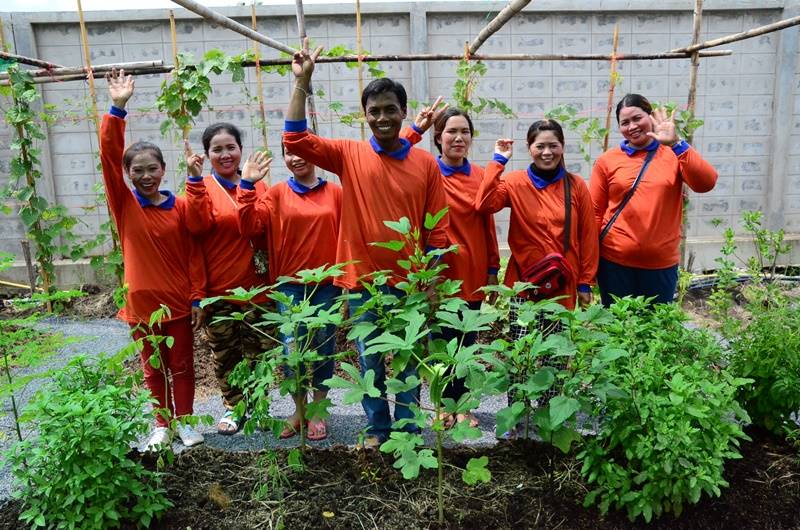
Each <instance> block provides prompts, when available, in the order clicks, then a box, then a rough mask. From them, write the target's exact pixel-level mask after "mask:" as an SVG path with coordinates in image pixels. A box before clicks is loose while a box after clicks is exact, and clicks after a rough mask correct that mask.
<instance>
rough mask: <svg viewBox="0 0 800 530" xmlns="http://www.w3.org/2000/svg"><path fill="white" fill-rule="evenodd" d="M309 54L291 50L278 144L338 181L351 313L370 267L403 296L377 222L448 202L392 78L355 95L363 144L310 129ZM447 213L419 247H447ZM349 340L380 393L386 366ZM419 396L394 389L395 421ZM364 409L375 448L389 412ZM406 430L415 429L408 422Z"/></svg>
mask: <svg viewBox="0 0 800 530" xmlns="http://www.w3.org/2000/svg"><path fill="white" fill-rule="evenodd" d="M319 51H320V50H317V51H316V52H314V54H310V53H309V52H308V46H307V43H306V44H304V47H303V50H301V51H299V52H297V53H296V54H295V56H294V61H293V63H292V71H293V73H294V76H295V85H294V89H293V91H292V95H291V98H290V101H289V108H288V110H287V112H286V132H285V133H284V146H285V147H286V149H287V150H289V151H291V152H292V153H295V154H296V155H298V156H300V157H302V158H304V159H305V160H308V161H309V162H311V163H313V164H315V165H316V166H318V167H320V168H322V169H325V170H327V171H330V172H332V173H335V174H337V175H339V178H340V179H341V181H342V206H343V208H342V219H341V225H340V229H339V241H338V246H337V252H336V260H337V261H338V262H340V263H341V262H348V265H347V266H346V267H345V269H344V274H343V275H342V276H340V277H339V278H337V279H336V284H337V285H339V286H340V287H343V288H346V289H350V290H351V291H353V292H354V293H356V294H360V295H361V297H360V298H357V299H354V300H351V301H350V310H351V313H352V314H355V315H359V308H361V306H362V305H364V304H365V303H366V302H367V296H366V295H365V292H364V290H363V286H362V284H361V281H362V280H363V279H364V278H365V277H369V276H370V275H372V274H373V273H374V272H376V271H381V270H389V271H391V274H390V276H389V280H388V285H386V286H384V287H383V290H384V291H385V292H388V293H391V294H394V295H397V296H399V295H402V292H401V291H399V290H398V289H397V288H396V287H395V285H397V283H398V282H400V281H403V279H404V277H405V271H404V270H403V269H402V268H401V267H399V266H398V265H397V258H398V255H397V254H396V253H395V252H392V251H390V250H387V249H383V248H379V247H376V246H372V245H371V243H373V242H377V241H389V240H392V239H396V238H397V234H396V233H395V232H393V231H392V230H391V229H389V228H388V227H386V226H385V225H384V223H383V222H384V221H387V220H391V221H396V220H398V219H400V218H401V217H407V218H408V219H409V220H410V221H411V224H412V225H416V226H418V227H422V225H423V222H424V219H425V214H426V213H430V214H432V215H433V214H436V213H437V212H439V211H441V210H443V209H444V208H445V207H446V206H447V202H446V198H445V193H444V188H443V186H442V182H441V177H440V175H439V168H438V166H437V164H436V161H435V160H434V158H433V156H431V154H430V153H428V152H426V151H423V150H420V149H416V148H413V147H412V146H411V143H410V142H409V141H408V140H406V139H404V138H401V137H400V130H401V128H402V125H403V120H404V119H405V118H406V103H407V100H406V92H405V89H404V88H403V86H402V85H401V84H399V83H397V82H395V81H392V80H391V79H386V78H382V79H376V80H374V81H373V82H371V83H370V84H369V85H368V86H367V87H366V88H365V89H364V92H363V93H362V94H361V106H362V108H363V109H364V113H365V115H366V120H367V123H368V125H369V127H370V130H371V131H372V134H373V136H372V138H370V140H369V141H368V142H358V141H353V140H330V139H325V138H320V137H318V136H314V135H312V134H310V133H309V132H308V130H307V125H306V119H305V114H306V108H305V104H306V96H307V95H308V90H309V84H310V81H311V74H312V73H313V71H314V60H315V59H316V57H317V56H318V55H319ZM446 230H447V217H446V216H445V217H444V218H443V219H442V221H441V222H440V223H439V225H438V226H437V227H436V228H435V229H433V230H430V231H427V230H424V229H423V230H422V242H423V244H425V245H426V247H430V248H444V247H446V246H447V243H448V240H447V232H446ZM358 319H359V320H375V319H376V315H375V314H374V313H370V312H364V313H363V314H361V315H359V317H358ZM370 338H371V337H366V338H364V339H363V340H359V341H357V342H356V344H357V347H358V350H359V353H360V358H359V363H360V365H361V372H362V374H364V373H366V372H367V371H369V370H373V371H374V373H375V386H376V387H377V388H378V389H379V390H380V391H381V393H382V394H385V392H386V386H385V368H384V364H383V359H382V358H381V356H379V355H368V356H365V355H364V354H363V352H364V350H365V349H366V348H365V342H368V341H369V339H370ZM415 373H416V368H415V367H414V366H411V365H409V366H407V367H406V368H405V369H404V370H403V371H402V372H401V373H400V374H396V377H399V378H400V379H403V380H405V379H406V378H407V377H408V376H410V375H414V374H415ZM418 401H419V388H417V389H414V390H410V391H407V392H401V393H399V394H397V395H396V397H395V403H396V406H395V413H394V417H395V419H396V420H400V419H405V418H412V417H413V416H414V414H413V413H412V411H411V410H410V409H409V406H410V405H413V404H415V403H417V402H418ZM362 405H363V407H364V411H365V412H366V414H367V423H368V428H367V430H368V434H369V435H370V436H369V438H368V439H367V441H366V442H365V445H370V446H374V445H377V444H378V443H381V442H382V441H384V440H386V439H387V438H388V436H389V433H390V431H391V417H390V415H389V405H388V403H387V401H386V399H385V398H384V397H383V396H381V398H370V397H365V398H364V399H363V400H362ZM407 429H415V430H416V429H418V427H415V426H412V427H407Z"/></svg>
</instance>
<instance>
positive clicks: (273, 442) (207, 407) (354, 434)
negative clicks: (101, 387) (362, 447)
mask: <svg viewBox="0 0 800 530" xmlns="http://www.w3.org/2000/svg"><path fill="white" fill-rule="evenodd" d="M42 326H43V328H45V329H47V330H48V331H50V332H57V333H58V332H60V333H62V334H64V335H65V336H68V337H74V338H77V339H79V341H78V342H76V343H74V344H70V345H68V346H67V347H65V348H64V349H63V350H62V352H60V353H59V354H58V355H56V356H54V357H53V358H52V359H51V362H50V363H49V366H48V368H59V367H62V366H64V365H65V364H66V363H67V362H69V360H71V359H72V358H74V357H75V356H77V355H80V354H84V355H86V356H88V357H89V358H92V357H96V356H98V355H99V354H100V353H102V352H108V353H112V352H116V351H118V350H119V349H120V348H122V347H124V346H125V345H126V344H128V342H129V336H128V327H127V325H125V324H124V323H123V322H120V321H118V320H113V319H101V320H89V321H74V320H67V319H58V318H54V319H47V320H44V321H43V322H42ZM43 383H44V381H41V380H37V381H34V382H32V383H31V384H30V385H28V386H27V387H26V388H25V389H24V390H23V391H21V392H19V393H18V395H17V404H18V406H19V407H20V408H21V407H24V405H25V403H27V402H28V400H29V399H30V398H31V396H32V395H33V394H34V392H35V391H36V390H37V389H38V388H39V387H40V386H41V385H42V384H43ZM343 394H344V391H342V390H337V389H334V390H332V391H331V392H330V395H329V397H330V399H331V400H332V401H333V403H334V406H333V407H331V408H330V409H329V410H330V412H331V417H330V418H329V420H328V438H327V439H326V440H323V441H320V442H311V443H312V445H313V446H314V447H330V446H333V445H355V444H356V443H357V442H358V438H359V434H360V433H361V432H362V431H363V430H364V429H365V428H366V418H365V416H364V411H363V409H362V408H361V405H360V404H358V403H356V404H354V405H342V404H341V403H342V399H341V397H342V395H343ZM423 394H424V392H423ZM274 397H275V399H274V401H273V406H272V409H273V411H274V412H275V415H276V416H277V417H284V416H288V415H289V414H291V412H292V411H293V408H294V405H293V403H292V401H291V399H290V398H289V397H288V396H287V397H280V396H278V395H277V393H276V394H275V396H274ZM424 401H425V400H423V402H424ZM505 406H506V398H505V396H493V397H491V398H486V399H484V401H483V403H482V404H481V406H480V408H479V409H477V411H476V412H475V415H476V417H477V418H478V419H479V420H480V429H481V437H480V438H479V439H477V440H471V441H469V442H466V444H467V445H475V446H478V445H493V444H494V443H495V442H496V440H495V437H494V415H495V413H496V412H497V411H498V410H499V409H501V408H503V407H505ZM3 410H4V414H3V415H2V417H0V453H2V452H3V451H4V450H6V449H7V448H8V447H9V446H10V444H11V442H12V441H13V440H15V439H16V434H15V432H14V427H13V425H14V424H13V418H12V416H11V408H10V402H6V403H3ZM194 412H195V414H196V415H205V414H209V415H211V416H212V417H213V418H214V419H216V418H218V417H219V416H220V415H222V413H223V412H224V409H223V407H222V401H221V399H219V398H217V397H210V398H206V399H198V400H196V401H195V410H194ZM198 430H199V431H200V432H202V433H203V435H204V436H205V439H206V441H205V443H206V445H208V446H211V447H216V448H220V449H226V450H229V451H247V450H254V449H264V448H268V447H293V446H296V445H297V444H298V438H297V437H294V438H290V439H288V440H278V439H275V438H274V437H273V436H272V435H271V434H264V433H261V432H257V433H255V434H253V435H252V436H245V435H244V434H242V433H238V434H236V435H233V436H222V435H219V434H217V432H216V425H212V426H205V425H201V426H200V427H199V429H198ZM27 434H30V433H23V435H27ZM424 436H425V438H426V440H427V442H428V443H432V442H433V433H432V432H431V431H430V430H429V429H426V431H425V433H424ZM140 442H141V443H143V442H144V440H141V441H140ZM173 447H174V449H175V451H176V452H177V451H181V450H183V445H182V444H180V443H176V444H174V446H173ZM10 485H11V474H10V470H9V468H8V467H7V466H6V465H5V463H3V465H2V467H1V468H0V502H2V500H4V499H6V498H7V497H8V496H9V492H10Z"/></svg>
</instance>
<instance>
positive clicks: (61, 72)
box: [0, 61, 173, 80]
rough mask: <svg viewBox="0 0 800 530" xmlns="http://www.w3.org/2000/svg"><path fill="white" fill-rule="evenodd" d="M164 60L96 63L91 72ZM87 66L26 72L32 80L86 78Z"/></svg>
mask: <svg viewBox="0 0 800 530" xmlns="http://www.w3.org/2000/svg"><path fill="white" fill-rule="evenodd" d="M163 66H164V61H134V62H129V63H115V64H97V65H94V66H92V67H91V70H92V72H94V74H95V76H96V75H97V74H105V73H106V72H110V71H111V70H112V69H117V70H119V69H121V68H124V69H125V71H126V72H127V71H134V70H140V69H142V68H145V69H146V68H157V67H163ZM172 69H173V67H172V66H171V65H170V66H169V70H163V72H169V71H171V70H172ZM86 72H87V68H86V67H85V66H67V67H60V68H55V69H53V70H48V69H44V70H28V71H27V73H28V75H30V76H31V77H33V78H34V80H35V79H36V78H37V77H62V76H67V75H78V76H82V78H86ZM147 73H162V72H147ZM3 79H8V74H5V73H0V80H3Z"/></svg>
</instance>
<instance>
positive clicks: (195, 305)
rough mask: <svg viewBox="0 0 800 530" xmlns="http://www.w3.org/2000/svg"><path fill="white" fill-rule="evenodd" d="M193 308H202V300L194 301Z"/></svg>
mask: <svg viewBox="0 0 800 530" xmlns="http://www.w3.org/2000/svg"><path fill="white" fill-rule="evenodd" d="M192 307H200V300H192Z"/></svg>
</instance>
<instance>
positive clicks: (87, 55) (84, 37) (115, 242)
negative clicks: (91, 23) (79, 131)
mask: <svg viewBox="0 0 800 530" xmlns="http://www.w3.org/2000/svg"><path fill="white" fill-rule="evenodd" d="M77 2H78V20H79V22H80V27H81V43H82V44H83V57H84V61H85V62H86V73H87V75H86V79H87V81H88V82H89V95H90V96H91V98H92V121H94V130H95V133H96V134H97V152H98V153H99V152H100V117H99V116H98V114H97V92H95V89H94V71H93V70H92V54H91V50H90V49H89V35H88V33H87V32H86V22H85V21H84V19H83V6H82V5H81V0H77ZM106 213H108V218H109V219H110V220H111V246H112V248H113V249H114V253H116V252H117V249H119V235H118V232H117V228H116V222H115V221H114V217H113V216H112V215H111V209H110V208H109V206H108V203H107V202H106ZM123 283H124V279H123V278H122V275H120V274H117V284H118V285H120V286H122V284H123Z"/></svg>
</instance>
